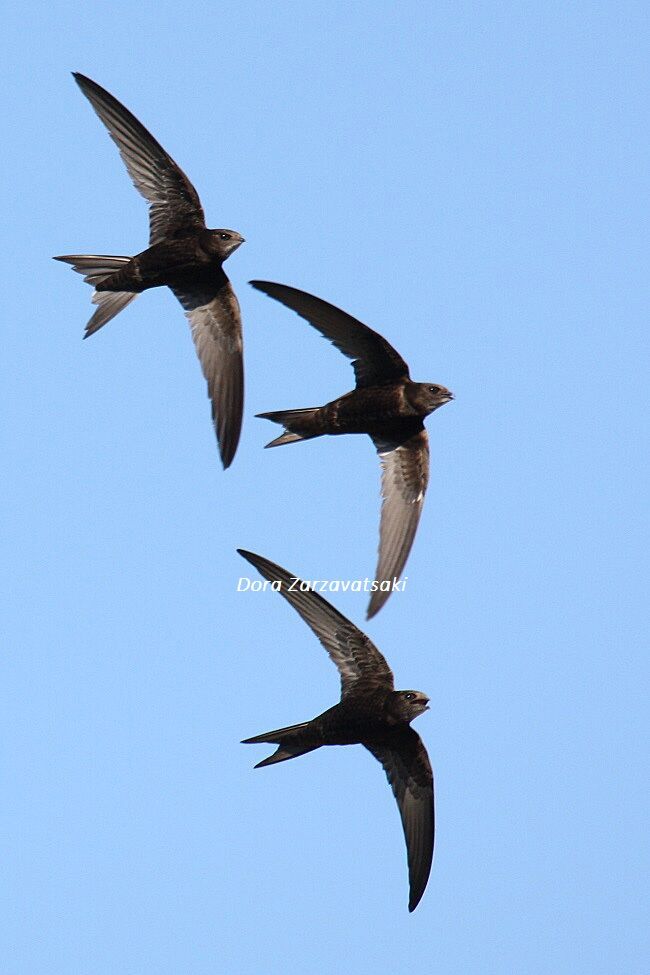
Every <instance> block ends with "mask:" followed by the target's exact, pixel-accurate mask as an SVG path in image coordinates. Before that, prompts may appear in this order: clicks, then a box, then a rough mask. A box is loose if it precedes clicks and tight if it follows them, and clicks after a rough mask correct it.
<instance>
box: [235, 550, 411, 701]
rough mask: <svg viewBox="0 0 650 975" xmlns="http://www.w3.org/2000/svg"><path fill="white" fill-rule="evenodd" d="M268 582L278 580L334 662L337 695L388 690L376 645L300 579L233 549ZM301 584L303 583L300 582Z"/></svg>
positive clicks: (389, 683)
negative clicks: (338, 679) (369, 689)
mask: <svg viewBox="0 0 650 975" xmlns="http://www.w3.org/2000/svg"><path fill="white" fill-rule="evenodd" d="M237 551H238V552H239V554H240V555H242V556H243V557H244V558H245V559H246V560H247V561H248V562H250V563H251V565H254V566H255V568H256V569H257V570H258V571H259V572H260V573H261V574H262V575H263V576H264V578H265V579H268V580H269V581H270V582H276V581H277V582H279V583H280V585H281V589H280V592H281V594H282V595H283V596H284V598H285V599H286V600H287V602H288V603H291V605H292V606H293V608H294V609H295V610H296V612H298V613H299V614H300V616H302V618H303V619H304V621H305V623H307V625H308V626H310V627H311V628H312V630H313V631H314V633H315V634H316V636H317V637H318V639H319V640H320V642H321V643H322V644H323V646H324V647H325V649H326V650H327V652H328V654H329V655H330V658H331V659H332V660H333V662H334V663H335V664H336V666H337V668H338V670H339V673H340V675H341V696H342V697H346V696H347V695H349V694H350V693H351V692H353V691H355V690H358V689H359V687H360V686H361V687H363V688H364V689H365V688H366V687H368V686H369V685H372V686H375V687H381V688H385V689H386V690H388V691H392V690H393V687H394V684H393V672H392V670H391V669H390V667H389V666H388V664H387V663H386V660H385V659H384V657H383V656H382V655H381V653H380V652H379V650H378V649H377V647H376V646H375V645H374V643H372V642H371V641H370V640H369V639H368V637H367V636H366V635H365V633H362V632H361V630H359V629H357V627H356V626H354V624H353V623H351V622H350V621H349V620H348V619H346V618H345V616H343V615H342V614H341V613H339V611H338V610H336V609H334V607H333V606H330V604H329V603H328V602H326V600H324V599H323V597H322V596H319V595H318V593H316V592H314V591H313V590H308V591H302V590H301V589H300V585H301V580H300V579H298V578H297V576H294V575H291V573H290V572H287V571H286V569H282V568H281V567H280V566H279V565H276V564H275V563H274V562H270V561H269V560H268V559H265V558H263V556H261V555H255V554H254V553H253V552H246V551H244V550H243V549H241V548H240V549H237ZM303 585H304V584H303Z"/></svg>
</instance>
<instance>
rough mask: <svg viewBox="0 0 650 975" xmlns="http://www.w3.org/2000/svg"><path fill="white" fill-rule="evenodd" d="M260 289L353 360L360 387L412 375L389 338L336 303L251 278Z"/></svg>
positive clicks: (253, 284)
mask: <svg viewBox="0 0 650 975" xmlns="http://www.w3.org/2000/svg"><path fill="white" fill-rule="evenodd" d="M250 284H252V286H253V287H254V288H257V290H258V291H263V292H264V294H267V295H269V297H271V298H275V300H276V301H280V302H282V304H283V305H286V306H287V308H291V309H292V311H295V312H297V313H298V315H300V316H301V317H302V318H304V319H305V320H306V321H308V322H309V324H310V325H312V326H313V328H315V329H316V330H317V331H319V332H320V333H321V335H324V336H325V338H326V339H329V340H330V342H331V343H332V344H333V345H334V346H335V347H336V348H337V349H338V350H339V351H340V352H342V353H343V355H346V356H347V357H348V358H349V359H352V360H353V362H352V365H353V367H354V375H355V377H356V381H357V387H362V386H378V385H381V384H382V383H388V382H395V381H396V380H398V379H404V378H407V379H408V376H409V367H408V366H407V364H406V363H405V362H404V360H403V359H402V357H401V355H400V354H399V353H398V352H396V351H395V349H394V348H393V347H392V345H390V344H389V343H388V342H387V341H386V339H385V338H384V337H383V336H381V335H379V333H378V332H373V330H372V329H371V328H368V326H367V325H364V324H363V323H362V322H360V321H357V319H356V318H353V317H352V315H348V314H347V312H344V311H341V309H340V308H336V306H335V305H330V304H329V302H327V301H323V299H322V298H316V297H315V295H310V294H308V293H307V292H306V291H299V290H298V289H297V288H291V287H289V285H286V284H275V283H274V282H273V281H251V282H250Z"/></svg>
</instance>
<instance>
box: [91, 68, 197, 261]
mask: <svg viewBox="0 0 650 975" xmlns="http://www.w3.org/2000/svg"><path fill="white" fill-rule="evenodd" d="M74 79H75V81H76V82H77V84H78V85H79V87H80V88H81V90H82V92H83V93H84V95H85V96H86V98H87V99H88V101H89V102H90V104H91V105H92V107H93V108H94V109H95V111H96V112H97V115H99V117H100V119H101V120H102V122H103V123H104V125H105V126H106V128H107V129H108V132H109V135H110V137H111V138H112V139H113V141H114V142H115V144H116V145H117V148H118V149H119V150H120V155H121V157H122V159H123V160H124V163H125V165H126V168H127V169H128V171H129V176H130V177H131V179H132V180H133V183H134V185H135V187H136V189H137V190H138V191H139V192H140V193H141V194H142V196H144V198H145V200H148V201H149V203H150V204H151V206H150V208H149V223H150V233H149V243H150V244H157V243H159V242H160V241H161V240H165V239H166V238H169V237H174V236H175V235H177V234H179V233H185V232H188V233H189V232H192V231H195V230H202V229H203V228H204V227H205V217H204V215H203V208H202V206H201V201H200V200H199V197H198V194H197V192H196V190H195V189H194V187H193V186H192V184H191V183H190V181H189V179H188V178H187V176H186V175H185V173H184V172H183V170H182V169H181V168H180V166H178V165H177V164H176V163H175V162H174V160H173V159H172V157H171V156H170V155H169V153H167V152H165V150H164V149H163V147H162V146H161V145H160V143H159V142H157V141H156V139H154V137H153V136H152V135H151V133H150V132H147V130H146V129H145V127H144V125H142V123H141V122H138V120H137V118H136V117H135V115H132V114H131V112H130V111H129V110H128V108H125V107H124V105H122V104H121V102H118V100H117V98H114V97H113V95H111V94H110V92H108V91H106V89H105V88H102V87H101V85H98V84H97V82H96V81H92V80H91V79H90V78H86V77H85V75H82V74H79V73H78V72H74Z"/></svg>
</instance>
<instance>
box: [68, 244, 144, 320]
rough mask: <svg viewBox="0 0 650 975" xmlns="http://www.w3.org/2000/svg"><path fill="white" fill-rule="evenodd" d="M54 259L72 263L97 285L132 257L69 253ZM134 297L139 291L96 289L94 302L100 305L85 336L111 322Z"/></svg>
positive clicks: (85, 277)
mask: <svg viewBox="0 0 650 975" xmlns="http://www.w3.org/2000/svg"><path fill="white" fill-rule="evenodd" d="M54 260H55V261H64V262H65V263H66V264H71V265H72V268H73V270H75V271H77V273H78V274H83V276H84V281H86V282H87V283H88V284H92V285H94V286H96V285H98V284H99V283H100V282H101V281H102V280H103V279H104V278H107V277H110V276H111V274H115V272H116V271H120V270H121V269H122V268H123V267H124V265H125V264H128V263H129V261H130V260H131V258H130V257H114V256H111V255H108V254H67V255H64V256H62V257H55V258H54ZM134 298H137V293H136V292H133V291H95V292H94V294H93V296H92V303H93V304H94V305H98V306H99V307H98V308H97V311H96V312H95V314H94V315H93V316H92V318H91V319H90V321H89V322H88V324H87V325H86V332H85V335H84V338H85V339H87V338H88V336H89V335H92V334H93V333H94V332H96V331H97V330H98V329H100V328H101V327H102V325H105V324H106V322H110V320H111V318H115V316H116V315H117V314H118V313H119V312H121V311H122V309H123V308H126V306H127V305H128V304H129V303H130V302H131V301H133V299H134Z"/></svg>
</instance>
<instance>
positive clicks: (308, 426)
mask: <svg viewBox="0 0 650 975" xmlns="http://www.w3.org/2000/svg"><path fill="white" fill-rule="evenodd" d="M250 283H251V284H252V285H253V287H254V288H257V289H258V290H259V291H263V292H264V293H265V294H267V295H270V297H271V298H275V299H276V300H277V301H281V302H282V304H283V305H286V306H287V307H288V308H291V309H293V311H295V312H297V313H298V314H299V315H300V316H301V317H302V318H304V319H306V320H307V321H308V322H309V324H310V325H313V327H314V328H315V329H317V330H318V331H319V332H320V333H321V334H322V335H324V336H325V338H327V339H329V340H330V342H332V344H333V345H334V346H336V348H337V349H339V350H340V351H341V352H342V353H343V354H344V355H346V356H348V358H350V359H352V360H353V363H352V365H353V367H354V374H355V376H356V381H357V383H356V389H354V390H352V392H350V393H346V394H345V396H341V397H339V398H338V399H335V400H332V402H331V403H327V404H326V405H325V406H316V407H311V408H309V409H304V410H280V411H277V412H274V413H259V414H258V416H261V417H263V418H264V419H266V420H272V421H273V422H274V423H281V424H282V425H283V426H284V427H285V432H284V433H283V434H282V436H280V437H277V438H276V439H275V440H272V441H271V443H269V444H267V447H279V446H280V445H281V444H285V443H294V442H296V441H298V440H310V439H311V438H312V437H321V436H323V434H330V435H333V436H336V435H338V434H343V433H367V434H369V436H370V437H371V438H372V441H373V443H374V445H375V447H376V449H377V453H378V454H379V459H380V461H381V467H382V496H383V503H382V508H381V524H380V529H379V560H378V563H377V569H376V574H375V582H376V584H377V588H376V589H375V590H374V592H373V594H372V596H371V599H370V603H369V605H368V614H367V615H368V619H370V617H371V616H374V615H375V613H377V612H378V611H379V610H380V609H381V607H382V606H383V605H384V603H385V602H386V600H387V599H388V597H389V595H390V592H391V587H392V584H393V581H395V582H397V580H398V579H399V577H400V575H401V573H402V569H403V568H404V565H405V563H406V560H407V558H408V554H409V552H410V550H411V545H412V544H413V539H414V537H415V532H416V529H417V526H418V521H419V520H420V513H421V511H422V505H423V503H424V493H425V491H426V489H427V483H428V481H429V439H428V437H427V433H426V430H425V429H424V423H423V420H424V418H425V417H426V416H428V415H429V413H433V411H434V410H437V409H438V407H439V406H443V405H444V404H445V403H448V402H449V400H451V399H453V394H452V393H450V392H449V390H448V389H445V387H444V386H438V385H435V384H433V383H414V382H412V381H411V378H410V376H409V367H408V366H407V364H406V363H405V362H404V360H403V359H402V357H401V356H400V355H399V353H398V352H396V351H395V349H394V348H393V347H392V345H389V343H388V342H387V341H386V339H385V338H383V337H382V336H381V335H379V334H378V333H377V332H373V330H372V329H371V328H368V326H367V325H363V324H362V323H361V322H359V321H357V319H356V318H353V317H352V316H351V315H348V314H347V313H346V312H344V311H341V309H340V308H336V307H335V306H334V305H330V304H329V303H328V302H327V301H323V300H322V299H321V298H315V297H314V295H310V294H307V293H306V292H305V291H298V289H297V288H290V287H288V285H286V284H274V283H273V282H271V281H251V282H250Z"/></svg>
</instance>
